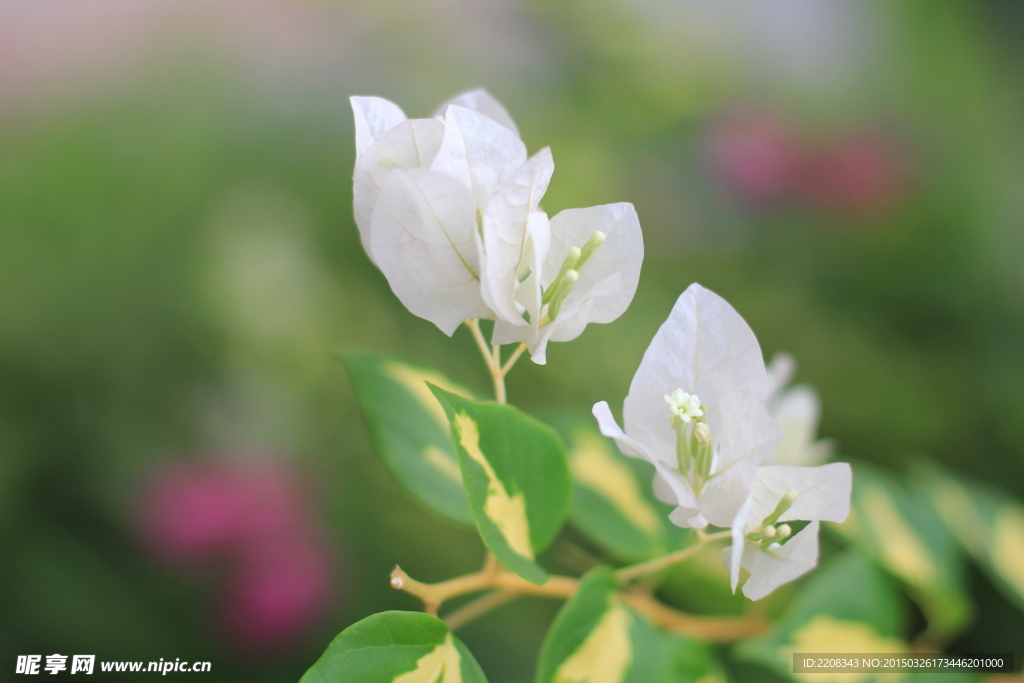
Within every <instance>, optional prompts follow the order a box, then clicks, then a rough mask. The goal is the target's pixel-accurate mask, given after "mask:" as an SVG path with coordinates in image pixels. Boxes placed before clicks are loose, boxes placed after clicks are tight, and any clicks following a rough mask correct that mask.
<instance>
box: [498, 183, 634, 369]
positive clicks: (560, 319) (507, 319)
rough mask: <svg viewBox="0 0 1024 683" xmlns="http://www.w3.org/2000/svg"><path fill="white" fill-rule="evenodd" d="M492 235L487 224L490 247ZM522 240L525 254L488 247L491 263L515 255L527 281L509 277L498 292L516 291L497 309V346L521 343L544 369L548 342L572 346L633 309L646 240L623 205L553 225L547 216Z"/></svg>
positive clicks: (570, 213) (577, 212)
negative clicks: (590, 329) (592, 328)
mask: <svg viewBox="0 0 1024 683" xmlns="http://www.w3.org/2000/svg"><path fill="white" fill-rule="evenodd" d="M492 206H493V204H492ZM495 232H497V231H494V232H491V227H490V226H489V224H488V221H487V217H486V216H485V218H484V235H485V239H490V235H492V234H495ZM545 233H546V234H545ZM522 234H523V235H525V236H526V237H525V238H523V239H522V240H520V241H519V242H518V245H525V246H518V245H517V242H516V241H513V240H504V239H501V238H499V239H496V240H495V243H494V244H493V245H492V243H491V242H487V245H488V251H487V258H488V263H490V262H491V259H497V258H500V257H498V256H497V255H498V254H500V253H502V252H515V251H516V250H517V249H518V251H519V253H522V254H524V257H523V259H522V260H520V261H519V270H518V271H517V272H520V273H523V274H525V275H526V277H525V279H524V280H523V281H522V282H521V283H519V284H517V282H516V280H515V278H509V277H508V275H507V273H508V271H507V270H506V271H505V272H506V276H505V279H504V280H503V281H502V282H501V283H495V284H494V285H493V287H494V289H495V290H497V291H501V292H509V291H510V290H509V289H508V287H509V286H510V285H511V287H512V289H511V297H510V298H511V299H512V300H513V301H508V300H506V304H507V305H504V306H500V307H495V309H494V310H495V312H496V313H498V321H497V323H496V324H495V326H494V339H493V341H494V343H495V344H508V343H511V342H523V343H525V344H526V345H527V347H529V349H530V354H531V357H532V358H533V361H534V362H536V363H540V364H543V363H545V362H546V352H547V345H548V342H551V341H556V342H563V341H571V340H573V339H575V338H576V337H578V336H580V334H582V333H583V330H584V328H585V327H586V326H587V325H588V324H589V323H592V322H593V323H609V322H612V321H613V320H615V319H616V318H618V317H619V316H620V315H622V313H623V312H624V311H625V310H626V308H628V307H629V304H630V302H631V301H632V300H633V295H634V294H635V293H636V287H637V284H638V283H639V281H640V266H641V264H642V263H643V260H644V244H643V236H642V234H641V232H640V220H639V219H638V218H637V215H636V210H635V209H634V208H633V205H632V204H625V203H622V204H606V205H604V206H592V207H590V208H587V209H566V210H565V211H562V212H561V213H559V214H558V215H556V216H555V217H554V218H552V219H551V220H550V223H549V222H548V220H547V216H546V215H544V216H543V218H540V217H538V219H537V220H536V227H534V225H527V226H526V227H525V229H524V230H523V231H522ZM507 260H508V261H511V259H510V258H508V259H507ZM524 271H525V272H524ZM489 285H490V283H489ZM485 292H487V289H486V288H485ZM485 296H486V295H485ZM488 301H489V302H490V300H488ZM513 306H514V307H513Z"/></svg>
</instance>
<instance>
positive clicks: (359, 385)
mask: <svg viewBox="0 0 1024 683" xmlns="http://www.w3.org/2000/svg"><path fill="white" fill-rule="evenodd" d="M342 359H343V360H344V362H345V367H346V369H347V370H348V374H349V377H350V378H351V380H352V384H353V386H354V387H355V390H356V395H357V397H358V399H359V403H360V405H361V406H362V408H363V414H364V415H365V416H366V421H367V424H368V425H369V427H370V433H371V435H372V436H373V440H374V443H375V444H376V446H377V450H379V451H380V453H381V455H382V456H384V461H385V462H386V463H387V465H388V468H389V469H390V470H391V473H392V474H393V475H394V477H395V479H397V480H398V482H399V484H401V485H402V486H403V487H404V488H405V489H406V490H408V491H409V492H410V493H412V494H413V495H414V496H415V497H416V498H418V499H419V500H420V501H422V502H423V503H425V504H426V505H427V506H428V507H430V508H431V509H433V510H435V511H436V512H438V513H440V514H441V515H443V516H445V517H447V518H448V519H450V520H452V521H455V522H459V523H462V524H473V515H472V513H471V512H470V510H469V504H468V502H467V500H466V492H465V488H464V487H463V485H462V472H461V470H460V469H459V460H458V457H457V456H456V455H455V449H454V448H453V447H452V442H451V438H450V437H449V426H448V418H447V416H446V415H445V412H444V408H442V407H441V404H440V403H438V401H437V399H436V398H434V395H433V394H432V393H431V391H430V389H429V387H428V386H427V383H428V382H429V383H431V384H433V385H435V386H439V387H442V388H444V389H446V390H447V391H450V392H453V393H455V394H459V395H461V396H465V397H469V396H471V394H470V392H469V391H467V390H466V389H464V388H462V387H460V386H458V385H457V384H455V383H454V382H451V381H450V380H448V379H447V378H446V377H444V375H442V374H440V373H439V372H436V371H433V370H426V369H423V368H418V367H415V366H412V365H408V364H406V363H401V362H399V361H396V360H392V359H390V358H385V357H383V356H376V355H372V354H364V353H349V354H344V355H343V356H342Z"/></svg>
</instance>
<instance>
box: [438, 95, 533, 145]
mask: <svg viewBox="0 0 1024 683" xmlns="http://www.w3.org/2000/svg"><path fill="white" fill-rule="evenodd" d="M452 104H454V105H457V106H460V107H464V108H465V109H470V110H472V111H475V112H478V113H480V114H483V115H484V116H486V117H487V118H489V119H491V120H492V121H494V122H496V123H500V124H501V125H503V126H505V127H506V128H508V129H509V130H510V131H512V132H513V133H515V134H516V137H519V129H518V128H516V123H515V121H513V120H512V116H511V115H510V114H509V113H508V110H507V109H505V107H504V106H503V105H502V104H501V102H499V101H498V100H497V98H495V97H494V96H493V95H491V93H489V92H487V91H486V90H484V89H483V88H480V89H477V90H470V91H469V92H464V93H462V94H461V95H457V96H455V97H453V98H452V99H450V100H448V101H447V102H445V103H444V104H442V105H441V106H440V107H438V108H437V111H436V112H434V116H441V117H444V116H445V114H447V112H448V106H449V105H452Z"/></svg>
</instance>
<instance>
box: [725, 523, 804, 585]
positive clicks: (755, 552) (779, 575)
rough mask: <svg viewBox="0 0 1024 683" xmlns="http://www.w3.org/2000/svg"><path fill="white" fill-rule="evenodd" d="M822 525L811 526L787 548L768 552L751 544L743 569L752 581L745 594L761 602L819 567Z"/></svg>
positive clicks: (800, 533)
mask: <svg viewBox="0 0 1024 683" xmlns="http://www.w3.org/2000/svg"><path fill="white" fill-rule="evenodd" d="M819 526H820V525H819V523H818V522H811V523H810V524H808V525H807V526H806V527H804V528H803V529H802V530H801V531H800V532H799V533H797V534H796V535H795V536H793V538H791V539H789V541H788V542H787V543H786V544H785V545H778V544H775V545H772V546H770V547H769V550H768V551H767V552H766V551H764V550H762V549H761V548H760V547H759V546H757V545H755V544H753V543H749V542H748V544H747V545H748V546H749V547H747V548H746V551H745V552H744V553H743V568H744V569H746V570H747V571H749V572H750V578H749V579H747V582H746V583H745V584H743V594H744V595H745V596H747V597H748V598H750V599H751V600H760V599H761V598H763V597H765V596H766V595H768V594H769V593H771V592H772V591H774V590H775V589H776V588H778V587H779V586H781V585H783V584H786V583H789V582H790V581H794V580H796V579H798V578H800V577H801V576H803V575H804V574H806V573H807V572H809V571H811V570H812V569H814V568H815V567H816V566H817V564H818V527H819Z"/></svg>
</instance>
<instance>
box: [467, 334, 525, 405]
mask: <svg viewBox="0 0 1024 683" xmlns="http://www.w3.org/2000/svg"><path fill="white" fill-rule="evenodd" d="M466 327H468V328H469V331H470V332H472V333H473V339H474V340H476V345H477V348H479V349H480V355H482V356H483V357H484V363H486V364H487V370H488V371H489V372H490V373H491V379H492V380H493V381H494V400H495V401H497V402H498V403H506V401H507V399H506V394H505V375H507V374H508V373H509V371H510V370H511V369H512V366H513V365H515V364H516V361H517V360H519V356H521V355H523V351H525V350H526V344H520V345H519V346H518V347H517V348H516V350H515V351H514V352H513V353H512V355H511V356H509V358H508V360H507V361H506V362H505V364H504V365H502V363H501V347H500V346H498V345H497V344H494V345H493V346H488V345H487V340H486V339H484V334H483V332H482V331H481V330H480V320H479V319H478V318H470V319H469V320H467V321H466Z"/></svg>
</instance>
